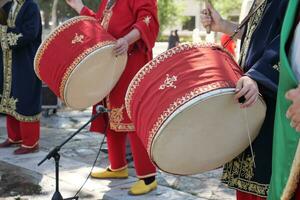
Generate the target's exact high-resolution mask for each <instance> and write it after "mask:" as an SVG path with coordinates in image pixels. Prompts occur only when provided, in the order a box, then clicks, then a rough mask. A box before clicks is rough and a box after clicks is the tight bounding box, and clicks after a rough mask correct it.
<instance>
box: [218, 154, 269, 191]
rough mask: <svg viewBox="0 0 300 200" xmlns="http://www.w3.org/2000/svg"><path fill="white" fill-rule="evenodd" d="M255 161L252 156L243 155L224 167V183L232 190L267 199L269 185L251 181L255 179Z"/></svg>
mask: <svg viewBox="0 0 300 200" xmlns="http://www.w3.org/2000/svg"><path fill="white" fill-rule="evenodd" d="M253 170H254V161H253V158H252V156H251V155H246V154H245V153H242V154H241V155H240V156H238V157H237V158H235V159H234V160H232V161H231V162H229V163H227V164H225V165H224V169H223V176H222V182H224V183H226V184H227V185H228V186H229V187H231V188H238V189H239V190H242V191H245V192H249V193H251V194H255V195H259V196H262V197H266V196H267V193H268V184H260V183H257V182H254V181H251V180H252V178H253V177H254V171H253Z"/></svg>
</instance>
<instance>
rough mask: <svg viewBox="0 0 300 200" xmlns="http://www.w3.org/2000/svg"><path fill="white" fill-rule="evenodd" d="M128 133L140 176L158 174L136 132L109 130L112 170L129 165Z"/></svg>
mask: <svg viewBox="0 0 300 200" xmlns="http://www.w3.org/2000/svg"><path fill="white" fill-rule="evenodd" d="M127 135H128V137H129V140H130V144H131V151H132V155H133V161H134V166H135V170H136V175H137V177H138V178H147V177H150V176H155V175H156V168H155V166H154V165H153V163H152V162H151V161H150V158H149V156H148V153H147V151H146V149H145V147H144V146H143V144H142V141H141V140H140V139H139V138H138V136H137V135H136V133H135V132H115V131H113V130H110V129H108V130H107V145H108V157H109V161H110V165H111V166H110V169H111V170H112V171H117V170H121V169H124V168H126V167H127V162H126V136H127Z"/></svg>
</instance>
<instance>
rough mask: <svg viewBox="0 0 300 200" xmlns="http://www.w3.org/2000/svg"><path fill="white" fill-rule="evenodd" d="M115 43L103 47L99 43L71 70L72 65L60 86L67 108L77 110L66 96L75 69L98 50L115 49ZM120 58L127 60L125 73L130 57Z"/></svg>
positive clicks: (125, 55) (108, 43)
mask: <svg viewBox="0 0 300 200" xmlns="http://www.w3.org/2000/svg"><path fill="white" fill-rule="evenodd" d="M115 43H116V42H115V41H113V42H107V43H105V44H102V45H101V43H99V46H97V45H95V49H92V48H91V49H90V51H89V53H87V54H85V55H84V56H83V57H81V56H80V58H81V59H80V60H79V62H78V63H77V64H76V65H74V66H73V68H72V69H71V65H70V67H69V68H68V70H67V71H68V72H66V73H65V75H64V78H63V81H62V83H61V85H60V95H61V97H62V99H63V100H64V102H65V103H66V105H67V106H69V107H71V108H75V107H73V106H71V105H70V104H69V103H68V101H67V98H66V96H67V90H65V88H66V87H67V86H68V84H69V81H70V77H71V76H72V75H73V73H74V72H75V69H76V68H77V66H79V65H80V64H82V62H83V61H84V58H86V57H88V56H90V55H92V54H93V53H94V52H96V51H98V50H100V49H102V48H108V47H113V46H114V44H115ZM120 57H124V59H125V62H124V63H125V65H124V66H123V70H122V71H123V72H124V70H125V67H126V63H127V59H128V56H127V54H124V55H122V56H118V58H120ZM123 72H122V73H123ZM67 73H68V74H67ZM122 73H121V75H122ZM99 101H100V100H99ZM89 106H92V105H89ZM89 106H87V107H89ZM75 109H78V108H75ZM80 109H84V108H80Z"/></svg>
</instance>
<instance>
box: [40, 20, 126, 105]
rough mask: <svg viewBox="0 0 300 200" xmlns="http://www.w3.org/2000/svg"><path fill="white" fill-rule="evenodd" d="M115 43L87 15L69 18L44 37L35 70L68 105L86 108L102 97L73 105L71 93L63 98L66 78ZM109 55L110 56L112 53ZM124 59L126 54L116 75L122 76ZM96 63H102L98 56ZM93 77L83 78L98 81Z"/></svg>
mask: <svg viewBox="0 0 300 200" xmlns="http://www.w3.org/2000/svg"><path fill="white" fill-rule="evenodd" d="M115 43H116V39H115V38H114V37H113V36H111V35H110V34H109V33H108V32H107V31H106V30H104V29H103V28H102V27H101V25H100V23H99V22H98V21H97V20H96V19H94V18H92V17H87V16H80V17H75V18H72V19H70V20H68V21H66V22H65V23H63V24H62V25H60V26H59V27H58V28H56V29H55V30H54V31H53V32H52V33H51V34H50V35H49V36H48V37H47V39H46V40H45V41H43V43H42V45H41V46H40V48H39V49H38V52H37V54H36V57H35V72H36V74H37V76H38V77H39V78H40V79H41V80H42V81H44V82H45V83H46V84H47V85H48V86H49V88H50V89H51V90H52V91H53V92H54V93H55V94H56V95H57V96H58V97H59V98H60V99H62V100H63V101H65V103H66V104H67V105H68V106H70V107H72V108H75V109H83V108H86V107H89V106H91V105H93V104H96V103H97V102H99V101H101V100H102V99H98V98H95V99H94V100H93V101H92V103H91V102H90V101H89V102H87V103H85V102H84V103H81V104H80V105H77V104H73V103H72V96H71V97H68V99H66V96H67V93H68V84H70V83H69V82H68V81H69V79H70V77H71V76H72V73H73V72H76V73H80V72H78V69H77V68H79V67H85V68H86V69H88V67H89V66H81V65H82V63H83V64H84V63H85V62H86V59H87V58H88V57H91V55H92V54H95V52H97V51H99V50H101V49H104V48H106V47H110V49H112V47H113V46H114V44H115ZM111 56H112V57H113V55H111ZM102 59H103V58H102ZM126 60H127V56H126V58H124V59H123V61H122V62H123V63H122V66H121V67H119V68H118V70H120V71H121V72H119V73H118V76H116V77H117V78H119V75H121V73H122V71H123V70H124V68H125V64H126ZM98 62H99V63H101V58H98ZM107 67H109V66H107ZM76 70H77V71H76ZM81 70H84V69H81ZM91 75H93V74H91ZM85 78H86V77H85ZM114 78H115V77H114ZM93 79H94V80H93ZM96 79H97V77H96ZM96 79H95V77H92V76H91V80H82V81H90V82H91V84H99V82H100V80H96ZM116 82H117V81H116V80H114V83H113V84H115V83H116ZM100 83H101V82H100ZM87 85H88V84H87ZM87 89H88V88H78V94H82V95H84V92H85V90H87ZM110 89H112V88H110ZM72 90H74V89H72ZM75 90H76V88H75ZM99 90H101V84H99ZM72 92H73V91H72ZM73 93H74V92H73ZM106 95H107V94H106ZM101 96H105V95H101ZM87 98H88V97H87ZM74 99H75V98H74ZM83 99H84V97H83Z"/></svg>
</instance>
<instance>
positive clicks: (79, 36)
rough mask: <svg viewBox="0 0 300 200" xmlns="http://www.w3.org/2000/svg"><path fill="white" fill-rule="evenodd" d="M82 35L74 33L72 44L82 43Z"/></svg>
mask: <svg viewBox="0 0 300 200" xmlns="http://www.w3.org/2000/svg"><path fill="white" fill-rule="evenodd" d="M83 39H84V35H78V33H75V36H74V39H73V40H72V44H76V43H83Z"/></svg>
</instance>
